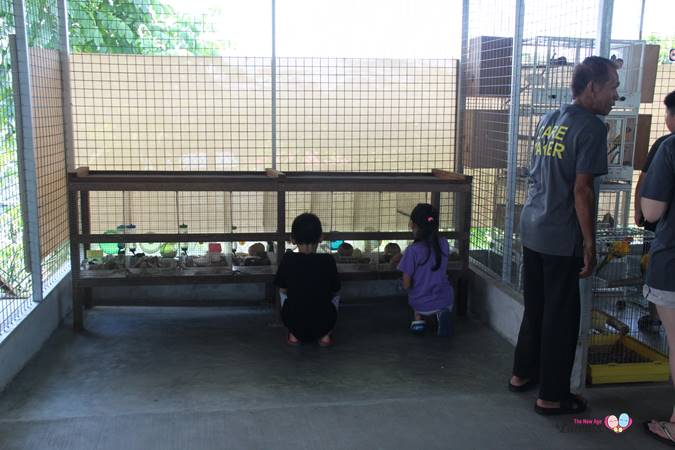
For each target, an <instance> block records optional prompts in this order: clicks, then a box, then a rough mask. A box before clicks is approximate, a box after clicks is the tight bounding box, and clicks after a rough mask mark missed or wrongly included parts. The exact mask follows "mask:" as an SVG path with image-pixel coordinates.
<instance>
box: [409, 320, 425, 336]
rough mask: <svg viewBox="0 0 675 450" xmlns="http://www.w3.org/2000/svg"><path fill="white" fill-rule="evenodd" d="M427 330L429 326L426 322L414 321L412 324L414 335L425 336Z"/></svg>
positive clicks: (411, 329) (411, 328)
mask: <svg viewBox="0 0 675 450" xmlns="http://www.w3.org/2000/svg"><path fill="white" fill-rule="evenodd" d="M426 329H427V324H426V323H425V322H424V320H413V321H412V322H410V331H411V332H412V333H413V334H424V332H425V331H426Z"/></svg>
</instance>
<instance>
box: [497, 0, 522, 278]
mask: <svg viewBox="0 0 675 450" xmlns="http://www.w3.org/2000/svg"><path fill="white" fill-rule="evenodd" d="M524 21H525V0H516V24H515V30H514V38H513V59H512V61H513V64H512V65H511V100H510V102H509V106H510V111H509V137H508V139H509V141H508V147H507V148H508V154H507V163H506V168H507V173H506V212H505V217H504V225H505V226H504V257H503V258H502V280H503V281H505V282H507V283H511V265H512V261H513V256H512V253H513V252H512V250H513V224H514V215H515V203H516V165H517V163H518V127H519V126H520V120H519V117H520V94H521V92H520V91H521V90H520V75H521V65H522V51H523V26H524Z"/></svg>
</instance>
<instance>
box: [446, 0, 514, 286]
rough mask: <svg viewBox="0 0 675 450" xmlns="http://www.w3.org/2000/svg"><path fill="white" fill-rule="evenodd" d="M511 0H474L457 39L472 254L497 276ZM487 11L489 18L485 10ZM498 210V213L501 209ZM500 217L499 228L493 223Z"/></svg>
mask: <svg viewBox="0 0 675 450" xmlns="http://www.w3.org/2000/svg"><path fill="white" fill-rule="evenodd" d="M515 4H516V2H515V1H507V2H498V1H493V0H482V1H473V2H470V4H469V9H468V24H467V25H468V27H467V30H466V41H465V42H463V43H462V48H463V51H462V58H463V63H462V67H461V70H462V74H463V75H464V80H465V92H464V94H465V104H464V105H462V106H463V109H465V112H464V142H463V144H464V145H463V148H461V149H458V151H461V152H463V162H464V173H466V174H468V175H471V176H473V193H472V196H473V205H472V218H471V224H472V235H471V258H472V262H473V263H475V264H478V265H479V266H481V267H483V268H484V269H486V270H488V271H489V272H491V273H493V274H495V275H500V274H501V270H502V261H503V257H504V228H503V215H502V216H500V215H499V213H498V212H497V210H498V209H499V205H501V207H502V211H503V209H504V206H505V201H506V199H505V198H500V196H499V193H498V192H497V191H496V189H497V186H498V185H500V183H501V185H502V186H503V185H504V184H503V181H504V180H503V178H505V175H506V172H505V168H506V165H507V164H506V163H507V156H508V155H507V144H508V117H509V101H510V96H511V72H512V65H513V36H514V27H515ZM484 11H490V12H491V14H490V19H489V20H488V19H487V16H486V15H485V14H484ZM502 214H503V212H502ZM499 217H501V221H502V227H500V226H498V225H500V224H499Z"/></svg>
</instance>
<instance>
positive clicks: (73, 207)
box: [68, 191, 84, 331]
mask: <svg viewBox="0 0 675 450" xmlns="http://www.w3.org/2000/svg"><path fill="white" fill-rule="evenodd" d="M68 227H69V233H70V272H71V278H72V284H73V328H74V329H75V330H76V331H82V330H83V329H84V311H83V308H82V294H83V293H82V289H81V288H80V287H79V279H80V240H79V237H80V224H79V221H78V214H77V192H75V191H69V192H68Z"/></svg>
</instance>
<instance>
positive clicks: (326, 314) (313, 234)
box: [274, 213, 340, 347]
mask: <svg viewBox="0 0 675 450" xmlns="http://www.w3.org/2000/svg"><path fill="white" fill-rule="evenodd" d="M321 233H322V230H321V221H320V220H319V218H318V217H317V216H315V215H314V214H311V213H303V214H300V215H299V216H298V217H296V218H295V220H294V221H293V225H292V226H291V238H292V240H293V243H294V244H296V245H297V246H298V253H293V252H287V253H286V254H284V257H283V259H282V260H281V264H279V269H278V270H277V274H276V276H275V278H274V284H275V286H277V287H278V288H279V295H280V297H281V320H282V321H283V323H284V325H285V326H286V328H288V340H287V342H288V344H289V345H298V344H300V343H301V342H315V341H317V340H318V341H319V345H321V346H322V347H327V346H329V345H331V344H332V343H333V340H332V338H331V333H332V331H333V328H334V327H335V322H336V321H337V306H338V302H339V296H338V292H339V291H340V280H339V278H338V272H337V265H336V264H335V260H334V259H333V257H332V256H331V255H329V254H320V253H316V249H317V247H318V246H319V242H320V241H321Z"/></svg>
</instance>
